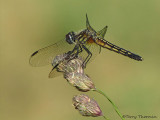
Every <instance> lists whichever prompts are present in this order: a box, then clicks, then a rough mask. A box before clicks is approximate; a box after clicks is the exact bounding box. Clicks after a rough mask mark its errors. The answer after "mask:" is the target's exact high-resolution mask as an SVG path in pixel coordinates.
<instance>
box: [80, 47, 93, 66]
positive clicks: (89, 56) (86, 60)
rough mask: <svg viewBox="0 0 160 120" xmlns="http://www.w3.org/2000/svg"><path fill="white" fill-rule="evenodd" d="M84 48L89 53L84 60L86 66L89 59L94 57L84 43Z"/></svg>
mask: <svg viewBox="0 0 160 120" xmlns="http://www.w3.org/2000/svg"><path fill="white" fill-rule="evenodd" d="M82 47H83V49H84V50H85V51H86V52H87V53H88V55H87V57H86V58H85V60H84V62H83V67H84V68H85V67H86V65H87V63H88V61H89V60H90V59H91V57H92V53H91V52H90V51H89V50H88V49H87V48H86V47H85V46H84V45H82Z"/></svg>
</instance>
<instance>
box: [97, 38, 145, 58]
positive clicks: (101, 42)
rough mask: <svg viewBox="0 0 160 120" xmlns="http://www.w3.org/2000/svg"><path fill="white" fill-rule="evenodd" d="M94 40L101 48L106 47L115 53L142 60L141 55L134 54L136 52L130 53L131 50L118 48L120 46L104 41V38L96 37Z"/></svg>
mask: <svg viewBox="0 0 160 120" xmlns="http://www.w3.org/2000/svg"><path fill="white" fill-rule="evenodd" d="M95 42H96V44H98V45H100V46H101V47H103V48H107V49H109V50H111V51H114V52H116V53H119V54H122V55H124V56H127V57H129V58H132V59H134V60H137V61H142V60H143V59H142V57H141V56H139V55H136V54H134V53H132V52H130V51H128V50H125V49H123V48H120V47H118V46H116V45H114V44H112V43H110V42H108V41H106V40H105V39H101V38H97V39H96V40H95Z"/></svg>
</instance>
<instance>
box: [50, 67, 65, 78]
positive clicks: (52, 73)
mask: <svg viewBox="0 0 160 120" xmlns="http://www.w3.org/2000/svg"><path fill="white" fill-rule="evenodd" d="M60 75H62V72H57V70H56V68H53V69H52V70H51V72H50V73H49V76H48V77H49V78H55V77H58V76H60Z"/></svg>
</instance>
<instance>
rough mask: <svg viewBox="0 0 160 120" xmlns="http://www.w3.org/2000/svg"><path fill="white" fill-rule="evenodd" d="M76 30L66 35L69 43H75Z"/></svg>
mask: <svg viewBox="0 0 160 120" xmlns="http://www.w3.org/2000/svg"><path fill="white" fill-rule="evenodd" d="M74 35H75V34H74V32H70V33H68V34H67V35H66V41H67V42H68V43H69V44H73V43H74Z"/></svg>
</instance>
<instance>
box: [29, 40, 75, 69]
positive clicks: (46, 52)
mask: <svg viewBox="0 0 160 120" xmlns="http://www.w3.org/2000/svg"><path fill="white" fill-rule="evenodd" d="M73 47H74V45H71V44H68V43H67V42H66V41H65V40H61V41H59V42H57V43H55V44H53V45H50V46H48V47H45V48H42V49H40V50H38V51H36V52H34V53H33V54H32V55H31V57H30V60H29V62H30V64H31V65H32V66H35V67H37V66H44V65H48V64H51V63H52V61H53V59H54V57H55V56H57V55H59V54H63V53H66V52H68V51H70V50H72V49H73Z"/></svg>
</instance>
